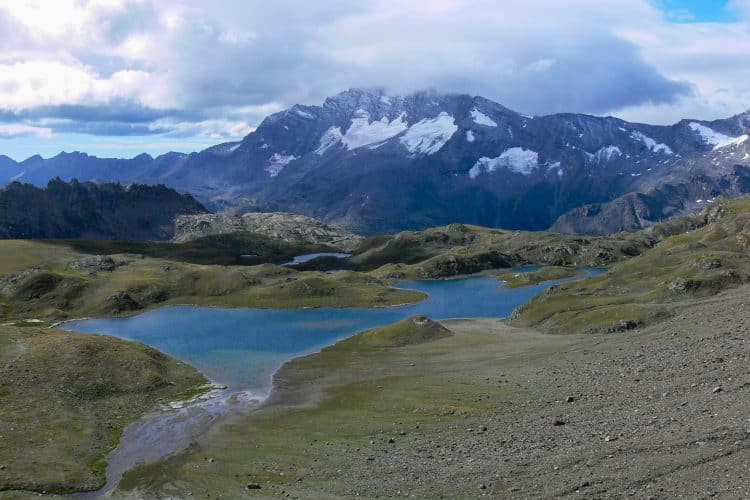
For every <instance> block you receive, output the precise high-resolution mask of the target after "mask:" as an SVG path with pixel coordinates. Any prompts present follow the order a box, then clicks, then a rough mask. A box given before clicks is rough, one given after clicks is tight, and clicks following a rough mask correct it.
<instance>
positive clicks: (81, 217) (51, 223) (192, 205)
mask: <svg viewBox="0 0 750 500" xmlns="http://www.w3.org/2000/svg"><path fill="white" fill-rule="evenodd" d="M205 212H206V209H205V208H204V207H203V206H202V205H201V204H200V203H198V202H197V201H196V200H195V199H194V198H193V197H192V196H190V195H187V194H179V193H177V192H176V191H174V190H173V189H170V188H167V187H165V186H142V185H131V186H128V187H123V186H121V185H119V184H100V185H97V184H93V183H80V182H78V181H72V182H70V183H66V182H64V181H62V180H60V179H53V180H51V181H50V182H49V183H48V184H47V186H46V188H44V189H42V188H38V187H35V186H33V185H31V184H21V183H19V182H13V183H11V184H9V185H8V186H6V187H5V188H3V189H0V221H2V224H0V238H12V239H15V238H19V239H20V238H97V239H122V240H164V239H169V238H171V237H172V234H173V233H174V227H173V222H172V221H173V219H174V217H175V216H177V215H182V214H198V213H205Z"/></svg>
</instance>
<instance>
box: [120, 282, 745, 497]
mask: <svg viewBox="0 0 750 500" xmlns="http://www.w3.org/2000/svg"><path fill="white" fill-rule="evenodd" d="M677 307H678V308H679V309H678V310H677V311H676V314H675V315H674V316H673V317H672V319H670V320H667V321H665V322H662V323H658V324H655V325H653V326H651V327H649V328H647V329H643V330H632V331H628V332H622V333H617V334H608V335H603V334H602V335H587V336H584V335H565V336H560V335H557V336H550V335H545V334H540V333H537V332H534V331H531V330H523V329H518V328H512V327H509V326H507V325H506V324H504V323H503V322H499V321H497V320H464V321H450V322H446V323H445V324H446V326H448V327H449V328H450V329H451V330H453V331H454V332H456V335H455V336H453V337H449V338H444V339H439V340H435V341H433V342H429V343H427V344H421V345H419V346H407V347H405V348H399V349H395V350H393V351H389V354H387V355H383V356H382V357H377V358H375V360H376V361H377V362H376V363H373V365H372V368H371V369H369V370H365V369H364V368H363V367H362V366H361V363H360V361H361V359H359V358H358V356H359V355H358V354H357V353H356V352H355V353H349V355H350V357H349V361H348V362H347V363H342V365H341V366H339V367H338V368H337V369H334V370H331V368H330V365H329V366H328V367H327V369H328V372H327V373H328V374H323V371H320V372H319V371H316V370H317V364H316V361H315V356H312V357H308V358H302V359H301V360H299V361H295V362H293V363H291V364H290V365H288V366H287V367H286V368H285V369H284V370H282V372H281V373H280V375H279V377H280V378H281V379H282V380H281V382H282V383H281V384H280V389H279V391H280V392H278V393H277V394H276V396H275V397H274V398H273V399H272V402H273V403H274V404H273V405H271V407H269V408H266V409H265V410H262V411H260V412H257V413H255V414H253V415H246V416H242V417H238V418H237V419H236V420H235V421H234V422H231V423H229V424H227V425H226V426H223V427H222V428H219V429H216V430H215V431H214V432H212V433H210V434H209V435H208V436H206V438H205V439H203V440H199V441H198V442H197V443H196V444H195V445H194V447H193V448H192V449H191V450H190V451H189V452H188V453H185V454H182V455H179V456H177V457H173V458H172V459H170V460H167V461H165V462H164V463H161V464H157V465H156V466H152V467H147V468H144V469H141V470H137V471H135V472H134V473H133V474H131V475H130V476H129V477H127V481H125V483H124V484H123V489H122V490H121V491H120V492H119V493H118V495H121V496H123V497H137V498H163V497H167V496H172V497H182V496H186V495H195V496H199V497H211V498H216V497H221V498H233V497H235V496H238V495H243V496H244V495H252V496H253V497H258V498H261V497H280V496H281V497H286V496H289V497H293V498H334V497H354V496H361V497H365V498H390V497H399V496H407V497H409V496H411V497H418V498H437V497H443V498H457V497H462V498H463V497H465V498H472V497H481V496H492V497H502V498H519V499H521V498H644V499H645V498H748V496H750V411H749V410H750V364H749V363H748V359H750V343H749V342H748V339H747V327H748V324H749V323H750V287H747V286H744V287H741V288H737V289H734V290H730V291H727V292H724V293H722V294H720V295H717V296H715V297H712V298H707V299H700V300H696V301H693V302H691V303H684V304H679V305H678V306H677ZM481 338H484V339H485V342H484V343H483V342H480V341H478V339H481ZM462 339H463V340H462ZM324 354H325V356H323V358H324V359H322V360H320V365H321V366H322V365H325V364H328V363H330V361H331V360H332V359H335V358H332V356H335V355H336V348H333V350H332V351H330V352H328V353H325V352H324ZM300 380H304V381H303V382H301V381H300ZM426 380H434V383H433V384H430V383H426V382H425V381H426ZM300 384H303V385H305V387H306V388H305V391H304V392H305V393H307V394H318V395H320V394H326V395H327V396H324V397H323V398H322V399H321V398H314V399H308V400H305V399H304V398H303V400H302V401H300V400H299V398H298V397H290V398H289V400H288V401H287V402H286V403H285V402H284V395H285V393H286V394H288V395H290V396H299V394H300V392H299V388H300ZM433 409H436V411H435V412H433V411H432V410H433ZM300 426H302V427H300ZM206 457H210V459H207V458H206ZM248 485H251V486H252V487H255V486H257V487H258V488H260V489H258V490H255V489H253V490H249V489H247V488H249V487H250V486H248Z"/></svg>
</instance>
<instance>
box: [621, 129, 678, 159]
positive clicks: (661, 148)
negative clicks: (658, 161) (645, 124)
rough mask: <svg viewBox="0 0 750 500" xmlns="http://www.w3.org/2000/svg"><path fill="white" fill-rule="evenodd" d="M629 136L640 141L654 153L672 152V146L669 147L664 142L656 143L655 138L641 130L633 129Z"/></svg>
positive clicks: (669, 153)
mask: <svg viewBox="0 0 750 500" xmlns="http://www.w3.org/2000/svg"><path fill="white" fill-rule="evenodd" d="M630 138H631V139H633V140H635V141H639V142H642V143H643V144H644V145H645V146H646V147H647V148H648V149H649V150H651V151H653V152H654V153H664V154H667V155H671V154H674V153H673V152H672V148H670V147H669V146H667V145H666V144H662V143H658V144H657V142H656V141H655V140H653V139H652V138H650V137H649V136H647V135H646V134H644V133H642V132H638V131H637V130H634V131H632V132H631V133H630Z"/></svg>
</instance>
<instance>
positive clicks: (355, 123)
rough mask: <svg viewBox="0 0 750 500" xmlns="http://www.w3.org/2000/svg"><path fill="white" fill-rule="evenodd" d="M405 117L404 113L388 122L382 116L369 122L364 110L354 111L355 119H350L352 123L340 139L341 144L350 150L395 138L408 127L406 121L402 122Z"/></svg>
mask: <svg viewBox="0 0 750 500" xmlns="http://www.w3.org/2000/svg"><path fill="white" fill-rule="evenodd" d="M405 115H406V113H401V114H400V115H398V116H397V117H396V118H394V119H393V120H391V121H388V117H385V116H384V117H383V118H381V119H380V120H376V121H373V122H371V121H370V113H368V112H367V111H365V110H364V109H359V110H357V111H356V114H355V117H354V118H352V123H351V125H350V126H349V129H348V130H347V131H346V134H344V136H343V137H342V138H341V142H343V143H344V144H345V145H346V148H347V149H349V150H352V149H356V148H359V147H362V146H367V145H368V144H374V143H376V142H383V141H385V140H387V139H390V138H391V137H395V136H397V135H398V134H400V133H401V132H403V131H404V130H406V129H407V127H408V125H407V123H406V121H404V116H405Z"/></svg>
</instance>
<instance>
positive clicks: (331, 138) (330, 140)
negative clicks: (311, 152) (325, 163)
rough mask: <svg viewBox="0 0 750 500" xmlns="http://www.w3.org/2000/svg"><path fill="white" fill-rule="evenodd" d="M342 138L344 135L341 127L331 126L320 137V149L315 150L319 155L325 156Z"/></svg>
mask: <svg viewBox="0 0 750 500" xmlns="http://www.w3.org/2000/svg"><path fill="white" fill-rule="evenodd" d="M342 138H343V135H342V134H341V128H340V127H331V128H329V129H328V130H326V131H325V132H324V133H323V135H322V136H321V137H320V146H318V149H316V150H315V154H317V155H318V156H323V154H324V153H325V152H326V151H328V150H329V149H330V148H331V147H332V146H334V145H336V144H338V143H339V142H341V139H342Z"/></svg>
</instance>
